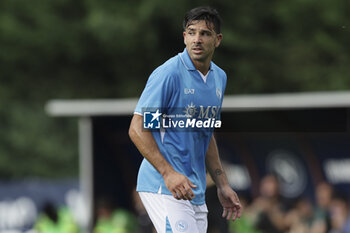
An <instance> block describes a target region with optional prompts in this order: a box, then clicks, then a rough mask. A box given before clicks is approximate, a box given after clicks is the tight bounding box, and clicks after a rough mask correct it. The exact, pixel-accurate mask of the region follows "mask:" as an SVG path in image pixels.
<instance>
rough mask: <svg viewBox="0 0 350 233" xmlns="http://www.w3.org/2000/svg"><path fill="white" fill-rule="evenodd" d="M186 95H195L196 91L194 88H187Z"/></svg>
mask: <svg viewBox="0 0 350 233" xmlns="http://www.w3.org/2000/svg"><path fill="white" fill-rule="evenodd" d="M184 93H185V95H188V94H191V95H194V89H193V88H185V89H184Z"/></svg>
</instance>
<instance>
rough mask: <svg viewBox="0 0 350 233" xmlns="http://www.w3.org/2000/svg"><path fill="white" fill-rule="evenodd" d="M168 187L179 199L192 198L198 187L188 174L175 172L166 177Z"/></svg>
mask: <svg viewBox="0 0 350 233" xmlns="http://www.w3.org/2000/svg"><path fill="white" fill-rule="evenodd" d="M164 181H165V183H166V186H167V188H168V189H169V191H170V192H171V193H172V195H173V197H174V198H176V199H177V200H181V199H182V200H192V199H193V198H194V197H195V195H194V193H193V191H192V189H193V188H197V186H196V185H194V184H193V183H192V182H191V181H190V180H189V179H188V178H187V177H186V176H184V175H182V174H180V173H178V172H174V173H172V174H171V175H169V176H167V177H166V178H165V179H164Z"/></svg>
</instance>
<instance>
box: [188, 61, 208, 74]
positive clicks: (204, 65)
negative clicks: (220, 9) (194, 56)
mask: <svg viewBox="0 0 350 233" xmlns="http://www.w3.org/2000/svg"><path fill="white" fill-rule="evenodd" d="M192 62H193V64H194V67H196V69H197V70H199V72H201V73H202V74H203V75H206V74H207V73H208V71H209V68H210V60H209V61H206V62H200V61H192Z"/></svg>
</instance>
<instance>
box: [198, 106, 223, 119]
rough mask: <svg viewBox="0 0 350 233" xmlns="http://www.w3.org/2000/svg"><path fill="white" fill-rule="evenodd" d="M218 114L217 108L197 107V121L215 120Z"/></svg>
mask: <svg viewBox="0 0 350 233" xmlns="http://www.w3.org/2000/svg"><path fill="white" fill-rule="evenodd" d="M218 113H219V108H218V106H207V107H204V106H202V105H200V106H199V113H198V118H199V119H209V118H216V117H217V116H218Z"/></svg>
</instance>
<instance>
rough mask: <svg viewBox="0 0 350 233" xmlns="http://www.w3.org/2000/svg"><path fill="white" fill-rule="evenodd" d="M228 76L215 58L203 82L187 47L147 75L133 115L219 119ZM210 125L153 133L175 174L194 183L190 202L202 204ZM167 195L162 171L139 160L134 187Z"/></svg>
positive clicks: (210, 133)
mask: <svg viewBox="0 0 350 233" xmlns="http://www.w3.org/2000/svg"><path fill="white" fill-rule="evenodd" d="M226 79H227V78H226V74H225V72H224V71H223V70H222V69H220V68H219V67H218V66H216V65H215V64H214V63H213V62H211V64H210V71H209V73H208V76H207V79H206V81H204V80H203V78H202V77H201V75H200V73H199V72H198V70H196V68H195V66H194V65H193V63H192V61H191V59H190V57H189V55H188V53H187V50H186V48H185V50H184V52H182V53H179V54H178V55H177V56H175V57H172V58H171V59H169V60H168V61H166V62H165V63H164V64H163V65H161V66H159V67H158V68H157V69H156V70H155V71H154V72H153V73H152V74H151V75H150V77H149V79H148V81H147V84H146V87H145V89H144V91H143V93H142V95H141V97H140V99H139V102H138V104H137V106H136V109H135V114H140V115H143V112H144V111H145V109H149V108H150V109H160V110H161V111H162V113H163V114H164V113H166V114H170V115H171V114H173V113H179V111H180V112H182V113H184V114H195V115H196V117H197V118H201V119H203V120H204V119H211V118H218V116H219V110H220V109H221V105H222V100H223V95H224V91H225V87H226ZM212 132H213V129H201V130H183V131H179V130H173V129H164V130H162V132H160V130H153V131H152V134H153V137H154V139H155V141H156V143H157V145H158V148H159V150H160V152H161V154H162V155H163V156H164V158H165V159H166V160H167V161H168V162H169V163H170V164H171V165H172V166H173V167H174V169H175V170H176V171H177V172H180V173H181V174H183V175H185V176H187V177H188V178H189V179H190V181H191V182H192V183H193V184H195V185H197V188H195V189H193V192H194V194H195V198H194V199H193V200H192V201H191V202H192V204H195V205H201V204H204V203H205V189H206V167H205V155H206V151H207V148H208V145H209V142H210V139H211V136H212ZM160 188H161V192H162V193H163V194H169V195H171V193H170V191H169V190H168V189H167V188H166V186H165V183H164V180H163V177H162V175H161V174H160V173H159V172H158V171H157V170H156V169H155V168H154V167H153V166H152V165H151V164H150V163H149V162H148V161H147V160H146V159H144V160H143V161H142V164H141V167H140V170H139V174H138V179H137V188H136V189H137V191H139V192H152V193H157V192H158V191H159V190H160Z"/></svg>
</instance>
